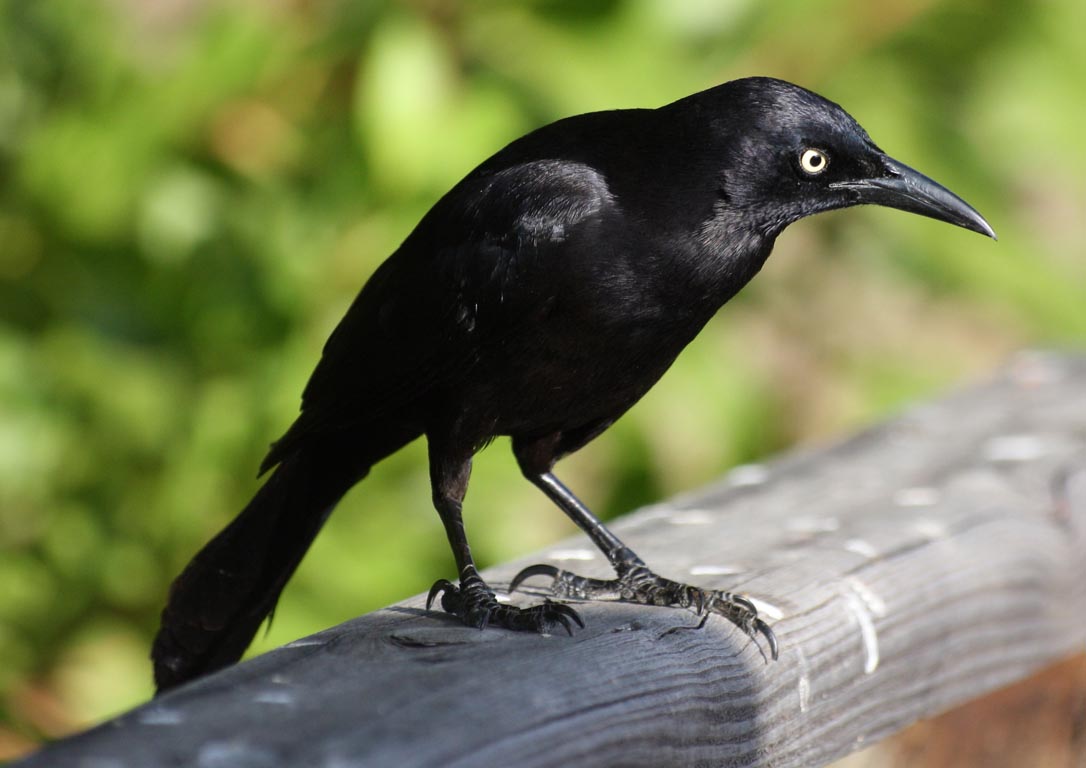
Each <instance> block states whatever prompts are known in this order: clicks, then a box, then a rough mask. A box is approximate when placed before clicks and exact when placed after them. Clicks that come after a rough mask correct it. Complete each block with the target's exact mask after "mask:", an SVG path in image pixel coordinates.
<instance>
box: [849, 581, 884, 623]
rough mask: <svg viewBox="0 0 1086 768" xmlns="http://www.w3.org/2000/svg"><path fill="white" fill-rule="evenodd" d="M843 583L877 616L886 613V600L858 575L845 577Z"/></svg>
mask: <svg viewBox="0 0 1086 768" xmlns="http://www.w3.org/2000/svg"><path fill="white" fill-rule="evenodd" d="M845 583H846V584H848V586H849V588H850V589H852V591H853V592H855V593H856V595H857V596H859V598H860V599H861V600H863V601H864V605H866V606H867V609H868V610H869V611H871V613H873V614H875V615H876V616H879V617H882V616H885V615H886V602H885V601H884V600H883V599H882V598H881V597H879V596H878V595H877V594H876V593H875V591H874V590H873V589H871V587H869V586H867V584H865V583H864V582H863V581H862V580H861V579H860V578H859V577H858V576H849V577H848V578H846V579H845Z"/></svg>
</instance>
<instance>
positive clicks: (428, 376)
mask: <svg viewBox="0 0 1086 768" xmlns="http://www.w3.org/2000/svg"><path fill="white" fill-rule="evenodd" d="M861 204H876V205H883V206H888V207H891V208H899V209H901V210H905V211H911V212H913V213H918V214H921V215H924V216H930V217H931V218H934V219H939V220H941V221H945V222H949V223H951V224H956V225H958V226H960V227H965V228H966V229H970V230H973V231H975V232H979V233H982V234H985V235H988V236H990V237H992V238H994V237H995V233H994V232H993V231H992V228H991V227H990V226H989V225H988V223H987V222H986V221H985V220H984V219H983V218H982V217H981V215H980V214H979V213H977V211H975V210H974V209H973V208H971V207H970V206H969V205H967V204H966V203H965V202H964V201H963V200H962V199H961V198H959V197H957V196H956V195H954V194H953V193H951V192H950V191H948V190H946V189H945V188H943V187H942V186H940V185H938V184H936V183H935V182H934V181H932V180H931V179H929V178H927V177H926V176H923V175H922V174H920V173H918V172H917V171H914V170H913V169H911V168H909V167H908V166H906V165H904V164H902V163H900V162H898V161H896V160H894V159H892V158H890V157H888V156H887V155H886V154H884V153H883V152H882V150H880V149H879V148H878V147H877V146H875V144H874V143H873V142H872V141H871V139H870V138H869V137H868V135H867V133H866V132H865V131H864V129H863V128H861V127H860V126H859V125H858V124H857V123H856V121H855V120H853V119H852V117H850V116H849V115H848V114H847V113H845V112H844V110H842V109H841V108H840V107H839V106H837V105H836V104H834V103H832V102H830V101H827V100H826V99H823V98H822V97H820V96H818V95H816V94H814V93H811V92H810V91H807V90H804V89H803V88H800V87H798V86H795V85H791V84H789V83H786V82H783V81H780V80H773V79H769V78H749V79H744V80H736V81H733V82H729V83H725V84H723V85H720V86H718V87H715V88H711V89H709V90H707V91H703V92H701V93H696V94H694V95H692V96H688V97H686V98H683V99H680V100H678V101H676V102H674V103H672V104H668V105H666V106H663V107H660V108H659V109H623V110H615V111H608V112H596V113H591V114H585V115H578V116H575V117H570V118H566V119H564V120H559V121H558V122H555V123H552V124H550V125H547V126H544V127H542V128H540V129H538V130H536V131H534V132H532V133H529V134H528V135H526V136H524V137H522V138H520V139H517V140H516V141H514V142H512V143H511V144H509V145H508V146H507V147H505V148H504V149H502V150H501V151H500V152H498V153H497V154H495V155H494V156H493V157H491V158H490V159H488V160H486V161H484V162H483V163H482V164H481V165H480V166H478V167H477V168H476V169H475V170H473V171H472V172H471V173H469V174H468V175H467V176H466V177H465V178H464V179H463V180H462V181H460V182H459V183H458V184H457V185H456V186H455V187H453V188H452V190H450V191H449V192H448V193H447V194H446V195H445V196H444V197H442V198H441V199H440V200H439V201H438V202H437V203H436V204H435V205H434V207H433V208H431V209H430V211H429V212H428V213H427V214H426V215H425V216H424V217H423V219H422V221H420V222H419V224H418V226H417V227H415V229H414V231H412V232H411V233H410V234H409V235H408V236H407V239H406V240H404V242H403V244H402V245H401V246H400V247H399V248H398V249H397V250H396V251H395V252H394V253H393V254H392V255H391V256H390V257H389V258H388V259H387V260H386V261H385V262H384V263H383V264H382V265H381V266H380V267H379V268H378V269H377V270H376V272H374V274H373V276H372V277H371V278H370V279H369V281H368V282H367V283H366V284H365V286H364V287H363V288H362V291H361V292H360V293H359V295H358V297H357V298H356V299H355V301H354V303H353V304H352V305H351V307H350V309H349V310H348V312H347V314H346V316H345V317H344V318H343V320H342V321H341V322H340V324H339V326H338V327H337V328H336V329H335V331H334V332H333V333H332V335H331V337H330V338H329V339H328V342H327V344H326V345H325V347H324V351H323V354H322V356H321V359H320V362H319V363H318V364H317V367H316V370H315V371H314V372H313V375H312V378H311V379H310V380H309V383H308V385H307V386H306V388H305V391H304V393H303V395H302V407H301V413H300V415H299V416H298V418H297V420H296V421H295V422H294V424H293V425H292V426H291V427H290V429H289V430H287V432H286V434H284V435H283V437H282V438H280V439H279V440H278V441H277V442H275V443H274V444H273V445H272V448H271V450H270V452H269V453H268V455H267V457H266V458H265V459H264V462H263V464H262V465H261V467H260V469H261V473H262V474H263V473H265V472H268V471H271V470H274V471H273V472H272V474H271V476H270V477H269V478H268V480H267V481H266V482H265V483H264V485H263V487H261V488H260V490H259V491H258V492H257V493H256V495H255V497H254V498H253V500H252V501H251V502H250V503H249V505H248V506H246V507H245V509H244V510H242V512H241V513H240V514H239V515H238V516H237V517H236V518H235V519H234V521H233V522H231V523H230V524H229V525H228V526H227V527H226V528H225V529H224V530H223V531H222V532H221V533H219V534H218V535H217V536H216V537H215V538H214V539H212V540H211V542H209V543H208V544H207V545H206V546H205V547H204V548H203V549H202V550H201V551H200V552H199V553H198V554H197V555H196V556H195V558H194V559H193V560H192V562H191V563H189V565H188V566H187V567H186V568H185V570H184V571H183V572H182V573H181V575H180V576H179V577H178V578H177V579H176V581H175V582H174V584H173V586H172V588H171V590H170V596H169V601H168V605H167V606H166V608H165V609H164V610H163V612H162V626H161V629H160V630H159V632H158V635H157V637H156V639H155V643H154V649H153V651H152V657H153V660H154V668H155V681H156V683H157V686H158V689H159V690H160V691H162V690H165V689H168V688H171V687H173V686H175V685H178V684H180V683H183V682H185V681H186V680H190V679H192V678H194V677H197V676H199V675H203V674H206V673H208V672H211V671H213V670H216V669H219V668H221V667H224V666H226V665H228V664H230V663H232V662H234V661H236V660H237V659H238V658H239V657H240V656H241V654H242V652H243V651H244V650H245V648H246V646H247V645H248V644H249V642H250V640H251V639H252V637H253V635H254V633H255V632H256V630H257V628H258V626H259V625H260V623H261V622H262V621H263V620H264V618H265V617H267V616H268V614H269V613H270V612H271V611H272V609H273V608H274V607H275V604H276V601H277V600H278V597H279V594H280V592H281V591H282V590H283V587H284V585H285V584H286V582H287V580H288V579H289V578H290V576H291V575H292V573H293V572H294V569H295V568H296V567H297V566H298V563H299V561H300V560H301V559H302V556H303V555H304V554H305V552H306V550H307V549H308V548H309V545H310V543H311V542H312V541H313V539H314V537H315V536H316V535H317V532H318V531H319V530H320V527H321V525H322V524H323V523H324V521H325V519H326V518H327V517H328V514H329V513H330V512H331V510H332V508H333V507H334V506H335V505H336V503H337V502H338V501H339V499H340V498H341V497H342V496H343V495H344V493H346V492H347V490H348V489H350V488H351V487H352V486H353V485H354V484H355V483H357V482H358V481H359V480H361V479H362V478H363V477H365V475H366V474H367V472H368V471H369V469H370V467H372V466H373V465H374V464H375V463H376V462H378V461H380V460H381V459H383V458H385V457H386V456H388V455H389V454H391V453H393V452H395V451H397V450H399V449H400V448H401V447H403V446H404V445H406V444H407V443H409V442H411V441H413V440H414V439H416V438H417V437H419V436H421V435H425V436H426V440H427V445H428V448H429V462H430V481H431V485H432V490H433V502H434V506H435V507H436V508H437V512H438V515H439V516H440V517H441V522H442V523H443V524H444V526H445V533H446V534H447V536H448V539H449V544H450V545H451V546H452V551H453V556H454V557H455V559H456V567H457V577H458V579H457V581H456V582H452V581H447V580H444V579H442V580H440V581H438V582H437V583H436V584H435V585H434V587H433V589H431V591H430V600H429V602H430V603H432V602H433V600H434V599H435V598H436V597H437V596H438V595H439V594H440V596H441V599H440V604H441V607H442V608H444V610H445V611H447V612H449V613H451V614H454V615H455V616H456V617H458V618H459V620H460V621H462V622H463V623H464V624H466V625H468V626H472V627H480V628H483V627H486V626H488V625H497V626H500V627H505V628H507V629H513V630H529V631H544V630H546V629H548V628H550V627H554V626H561V627H564V628H565V629H566V630H567V631H570V632H572V625H573V624H578V625H581V626H583V623H582V622H581V619H580V617H579V616H578V615H577V613H576V612H575V611H574V610H573V609H572V608H570V607H569V606H568V605H565V604H563V603H559V602H554V601H551V600H547V601H545V602H543V603H542V604H539V605H535V606H532V607H528V608H519V607H515V606H512V605H507V604H502V603H499V602H497V601H496V600H495V597H494V593H493V592H492V591H491V589H490V587H489V586H487V584H486V583H485V582H484V581H483V579H482V578H481V577H480V576H479V573H478V571H477V570H476V568H475V564H474V562H473V561H472V557H471V551H470V549H469V547H468V539H467V535H466V534H465V531H464V524H463V521H462V519H461V514H460V511H461V503H462V501H463V498H464V494H465V491H466V490H467V486H468V477H469V475H470V473H471V462H472V456H473V455H474V454H475V453H476V452H477V451H479V450H480V449H481V448H482V447H483V446H485V445H486V444H487V443H488V442H490V440H492V439H493V438H494V437H495V436H498V435H508V436H510V437H511V438H512V448H513V453H514V455H515V456H516V460H517V463H518V464H519V466H520V469H521V471H522V472H523V474H524V476H525V477H526V478H527V479H528V480H529V481H531V482H532V483H533V484H535V485H536V486H537V487H538V488H539V489H540V490H541V491H543V493H545V494H546V495H547V496H548V497H549V498H550V499H551V500H552V501H553V502H554V503H555V504H557V505H558V506H559V507H560V508H561V509H562V511H564V512H565V513H566V514H567V515H569V516H570V517H571V518H572V519H573V521H574V522H575V523H577V525H578V526H580V527H581V528H582V529H583V530H584V532H585V533H586V534H588V536H589V538H590V539H591V540H592V542H593V543H594V544H595V545H596V546H597V547H599V548H600V550H602V552H603V553H604V554H605V555H606V556H607V559H608V560H609V561H610V563H611V565H612V566H613V568H614V571H615V574H616V578H614V579H613V580H601V579H590V578H585V577H581V576H577V575H575V574H572V573H569V572H567V571H564V570H560V569H557V568H555V567H553V566H549V565H537V566H532V567H530V568H528V569H526V570H525V571H522V572H521V573H520V574H518V576H517V577H516V578H515V579H514V580H513V584H512V588H513V589H515V588H516V586H518V585H519V584H520V582H521V581H522V580H523V579H525V578H527V577H529V576H538V575H545V576H547V577H549V578H551V579H552V581H553V585H552V592H553V594H554V595H556V596H559V597H573V598H581V599H588V598H594V597H612V598H615V597H617V598H619V599H623V600H628V601H634V602H639V603H648V604H653V605H674V606H681V607H685V608H692V609H696V610H697V611H698V612H699V613H704V614H705V615H709V614H712V613H715V614H719V615H722V616H724V617H726V618H727V619H729V620H730V621H732V622H733V623H734V624H735V625H736V626H737V627H739V629H741V630H742V631H743V632H745V633H746V634H748V635H750V636H751V637H752V638H755V639H756V638H757V635H758V634H759V633H760V634H761V635H762V636H763V637H764V638H765V639H766V641H767V643H768V644H769V647H770V651H771V653H772V656H773V657H774V658H776V656H777V642H776V639H775V638H774V635H773V632H772V630H771V629H770V628H769V626H768V625H767V624H766V623H765V622H764V621H763V620H762V619H761V618H759V617H758V614H757V611H756V609H755V606H754V605H753V604H752V602H751V601H750V600H749V599H747V598H746V597H744V596H742V595H740V594H732V593H729V592H721V591H715V590H705V589H699V588H698V587H694V586H690V585H686V584H681V583H678V582H674V581H670V580H668V579H665V578H663V577H661V576H658V575H656V574H655V573H653V571H651V570H650V569H649V567H648V566H647V565H646V564H645V563H644V562H643V561H642V560H641V559H640V558H639V557H638V556H637V555H636V554H635V553H634V552H633V551H632V550H630V549H629V548H628V547H627V546H625V545H624V544H623V543H622V542H621V541H619V540H618V538H616V537H615V535H614V534H612V533H611V532H610V531H609V530H608V529H607V528H606V527H605V526H604V525H603V524H602V523H601V522H600V521H599V520H597V519H596V518H595V517H594V516H593V515H592V513H591V512H590V511H589V510H588V509H587V508H586V507H585V505H584V504H582V503H581V502H580V501H579V500H578V499H577V497H576V496H574V495H573V493H572V492H570V490H569V489H568V488H566V487H565V486H564V485H563V484H562V483H561V482H560V481H559V480H558V478H556V477H555V476H554V474H553V473H552V471H551V470H552V468H553V466H554V464H555V462H556V461H557V460H558V459H559V458H561V457H563V456H565V455H567V454H569V453H572V452H573V451H576V450H577V449H579V448H580V447H582V446H583V445H585V444H586V443H588V442H589V441H590V440H592V439H593V438H594V437H596V436H597V435H599V434H600V433H601V432H603V431H604V430H605V429H607V427H609V426H610V425H611V424H612V423H613V422H614V421H615V420H616V419H617V418H619V416H621V415H622V414H623V413H624V412H625V411H626V410H627V409H629V408H630V407H631V406H632V405H633V404H634V403H636V402H637V401H638V399H640V398H641V396H642V395H644V394H645V392H647V391H648V389H649V388H650V387H651V386H652V385H653V384H654V383H655V382H656V381H657V380H658V379H659V378H660V376H661V375H662V374H663V373H664V371H666V370H667V368H668V367H669V366H670V365H671V363H672V361H674V360H675V357H676V356H677V355H678V354H679V352H680V351H681V350H682V349H683V347H685V346H686V345H687V344H688V343H690V341H691V340H692V339H693V338H694V337H695V336H696V335H697V333H698V331H699V330H700V329H701V328H702V326H704V325H705V323H706V322H707V321H708V320H709V318H710V317H712V316H713V314H714V313H715V312H716V311H717V310H718V309H719V308H720V307H721V306H722V305H723V304H724V303H725V302H727V301H728V299H730V298H731V297H732V296H734V295H735V294H736V292H737V291H739V289H740V288H742V287H743V286H744V285H745V284H746V283H747V282H748V281H749V280H750V279H751V278H752V277H754V275H755V274H756V273H757V272H758V270H759V269H760V268H761V266H762V264H763V263H764V262H765V260H766V257H768V256H769V252H770V250H771V249H772V247H773V243H774V240H775V239H776V237H777V235H779V234H780V232H781V231H782V230H783V229H784V228H785V227H786V226H788V225H789V224H791V223H792V222H794V221H797V220H798V219H801V218H803V217H805V216H809V215H811V214H814V213H818V212H820V211H828V210H831V209H835V208H845V207H848V206H852V205H861Z"/></svg>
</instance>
